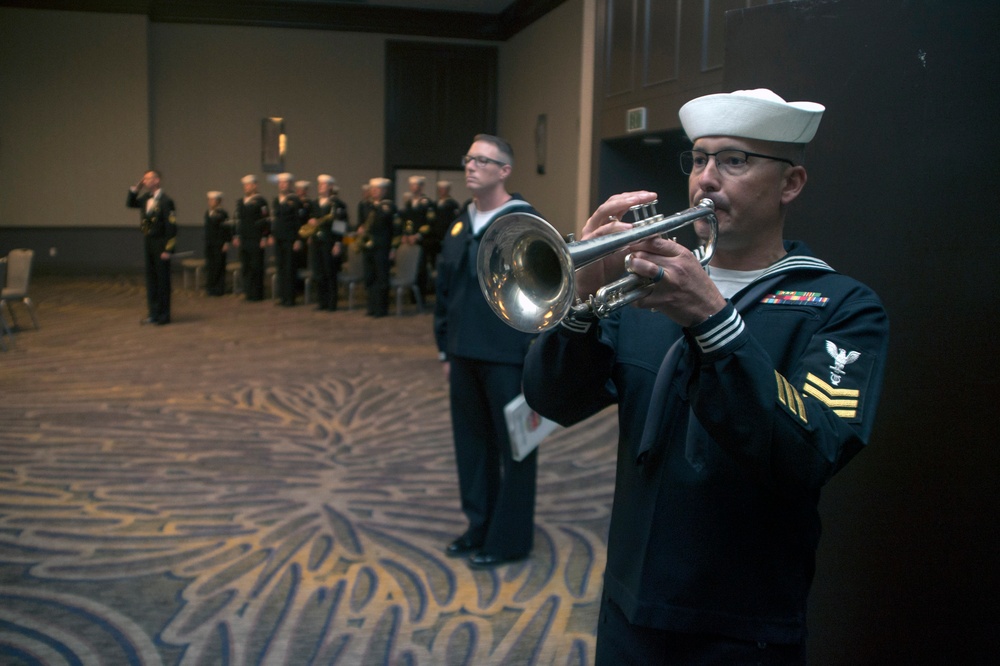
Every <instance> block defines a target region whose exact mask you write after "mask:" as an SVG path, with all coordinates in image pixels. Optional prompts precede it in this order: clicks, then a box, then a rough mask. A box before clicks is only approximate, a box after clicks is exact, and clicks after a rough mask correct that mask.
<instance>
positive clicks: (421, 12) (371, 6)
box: [0, 0, 565, 41]
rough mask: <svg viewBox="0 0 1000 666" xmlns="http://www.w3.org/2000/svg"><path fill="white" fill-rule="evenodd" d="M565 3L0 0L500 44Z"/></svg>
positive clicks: (172, 18) (163, 18) (167, 19)
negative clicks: (489, 41)
mask: <svg viewBox="0 0 1000 666" xmlns="http://www.w3.org/2000/svg"><path fill="white" fill-rule="evenodd" d="M563 2H565V0H241V1H240V2H234V1H233V0H0V6H8V7H25V8H34V9H60V10H70V11H98V12H111V13H125V14H145V15H147V16H149V19H150V20H151V21H153V22H162V23H206V24H215V25H249V26H261V27H284V28H309V29H314V30H339V31H344V32H380V33H386V34H392V35H410V36H421V37H437V38H456V39H477V40H491V41H504V40H507V39H509V38H510V37H512V36H513V35H515V34H517V33H518V32H520V31H521V30H523V29H524V28H526V27H527V26H529V25H530V24H531V23H533V22H534V21H537V20H538V19H539V18H541V17H542V16H544V15H545V14H547V13H548V12H550V11H551V10H553V9H555V8H556V7H558V6H559V5H561V4H562V3H563Z"/></svg>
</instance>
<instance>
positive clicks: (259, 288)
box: [240, 241, 264, 301]
mask: <svg viewBox="0 0 1000 666" xmlns="http://www.w3.org/2000/svg"><path fill="white" fill-rule="evenodd" d="M240 272H241V273H242V275H243V290H244V292H246V297H247V300H248V301H262V300H264V249H263V248H262V247H261V246H260V244H259V242H258V241H255V242H254V243H253V244H252V245H251V244H247V243H243V245H241V246H240Z"/></svg>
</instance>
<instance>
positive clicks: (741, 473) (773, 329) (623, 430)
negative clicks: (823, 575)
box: [524, 243, 888, 643]
mask: <svg viewBox="0 0 1000 666" xmlns="http://www.w3.org/2000/svg"><path fill="white" fill-rule="evenodd" d="M786 249H788V250H789V254H787V255H786V256H785V257H784V258H783V259H782V260H780V261H778V262H777V263H776V264H775V265H774V266H772V267H771V268H770V269H769V270H768V271H767V272H766V273H765V274H764V275H762V276H761V277H760V278H759V279H758V280H757V281H756V282H755V283H754V284H751V285H749V286H748V287H746V288H744V289H743V291H741V292H740V293H738V294H736V295H735V296H734V297H733V298H732V300H731V301H730V302H729V303H728V305H727V307H726V308H725V309H724V310H723V311H722V312H721V313H718V314H716V315H714V316H713V317H711V318H710V319H709V320H708V321H706V322H704V323H702V324H699V325H698V326H695V327H693V328H690V329H681V327H679V326H678V325H677V324H675V323H673V322H672V321H670V320H669V319H668V318H667V317H666V316H665V315H663V314H658V313H653V312H649V311H646V310H640V309H638V308H634V307H630V308H625V309H622V310H619V311H617V312H615V313H614V314H613V315H612V316H611V317H610V318H608V319H606V320H603V321H601V322H599V323H597V322H594V323H593V324H591V325H590V326H589V328H588V327H587V325H586V324H583V325H580V326H573V325H572V324H571V323H569V322H566V323H564V325H562V326H560V327H558V328H557V329H554V330H552V331H548V332H546V333H544V334H542V335H541V336H540V337H539V338H538V340H537V341H536V343H535V344H534V345H533V346H532V348H531V350H530V351H529V353H528V356H527V358H526V361H525V372H524V394H525V397H526V398H527V400H528V403H529V404H530V405H531V406H532V407H533V408H534V409H535V410H536V411H538V412H539V413H540V414H542V415H544V416H546V417H549V418H551V419H553V420H556V421H558V422H559V423H562V424H563V425H570V424H573V423H576V422H579V421H581V420H583V419H585V418H587V417H588V416H590V415H592V414H594V413H596V412H597V411H598V410H600V409H603V408H604V407H606V406H608V405H611V404H615V403H617V405H618V409H619V443H618V464H617V474H616V479H615V497H614V506H613V510H612V518H611V528H610V534H609V536H608V544H609V546H608V560H607V568H606V573H605V580H604V591H605V594H606V595H607V596H608V597H609V598H610V599H611V600H613V601H614V602H615V603H616V604H618V605H619V606H620V607H621V608H622V610H623V611H624V612H625V614H626V616H627V617H628V619H629V621H630V622H631V623H633V624H638V625H641V626H648V627H656V628H660V629H667V630H673V631H683V632H693V633H712V634H721V635H726V636H732V637H735V638H739V639H745V640H756V641H765V642H769V643H799V642H801V641H802V640H804V638H805V632H806V624H805V612H806V599H807V595H808V591H809V586H810V583H811V581H812V578H813V572H814V568H815V552H816V547H817V544H818V541H819V536H820V519H819V514H818V510H817V504H818V501H819V494H820V489H821V487H822V486H823V485H824V483H826V482H827V481H828V480H829V479H830V478H831V477H832V476H833V475H834V474H835V473H836V472H837V471H838V470H840V469H841V468H842V467H843V466H844V465H845V464H846V463H847V462H848V461H849V460H850V459H851V458H852V457H853V456H854V455H855V454H856V453H857V452H858V451H859V450H861V449H862V448H864V446H865V445H866V444H867V443H868V440H869V437H870V436H871V432H872V426H873V423H874V418H875V408H876V405H877V404H878V400H879V394H880V391H881V386H882V377H883V372H884V367H885V360H886V350H887V344H888V318H887V316H886V313H885V311H884V309H883V307H882V304H881V302H880V300H879V298H878V297H877V296H876V295H875V293H874V292H872V291H871V290H870V289H869V288H868V287H866V286H865V285H863V284H861V283H859V282H857V281H856V280H853V279H851V278H849V277H846V276H844V275H840V274H838V273H836V272H834V271H833V269H831V268H830V267H829V266H827V265H826V264H825V263H823V262H822V261H820V260H818V259H815V258H814V257H812V256H811V255H810V254H809V251H808V250H807V249H806V248H805V247H804V246H802V245H801V244H795V243H792V244H786ZM674 343H677V345H678V346H677V347H676V348H674V350H675V353H674V354H671V358H672V359H675V360H676V365H673V364H671V363H670V361H665V356H667V355H668V351H669V350H670V349H671V348H672V347H673V345H674ZM665 365H671V367H670V368H669V369H666V368H662V366H665Z"/></svg>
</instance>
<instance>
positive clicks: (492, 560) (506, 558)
mask: <svg viewBox="0 0 1000 666" xmlns="http://www.w3.org/2000/svg"><path fill="white" fill-rule="evenodd" d="M526 557H528V554H527V553H524V554H523V555H494V554H493V553H482V552H480V553H475V554H474V555H471V556H469V566H470V567H472V568H473V569H492V568H493V567H498V566H500V565H501V564H510V563H511V562H520V561H521V560H523V559H525V558H526Z"/></svg>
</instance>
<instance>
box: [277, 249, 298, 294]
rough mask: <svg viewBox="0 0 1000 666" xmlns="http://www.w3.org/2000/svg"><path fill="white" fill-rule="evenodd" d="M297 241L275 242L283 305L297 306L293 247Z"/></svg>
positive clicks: (279, 290) (279, 286) (279, 292)
mask: <svg viewBox="0 0 1000 666" xmlns="http://www.w3.org/2000/svg"><path fill="white" fill-rule="evenodd" d="M294 243H295V241H293V240H291V239H288V240H275V241H274V264H275V269H276V270H277V276H278V280H277V281H278V294H277V296H278V299H279V300H280V301H281V304H282V305H294V304H295V272H296V270H297V267H296V265H295V253H294V252H293V251H292V245H293V244H294Z"/></svg>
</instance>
